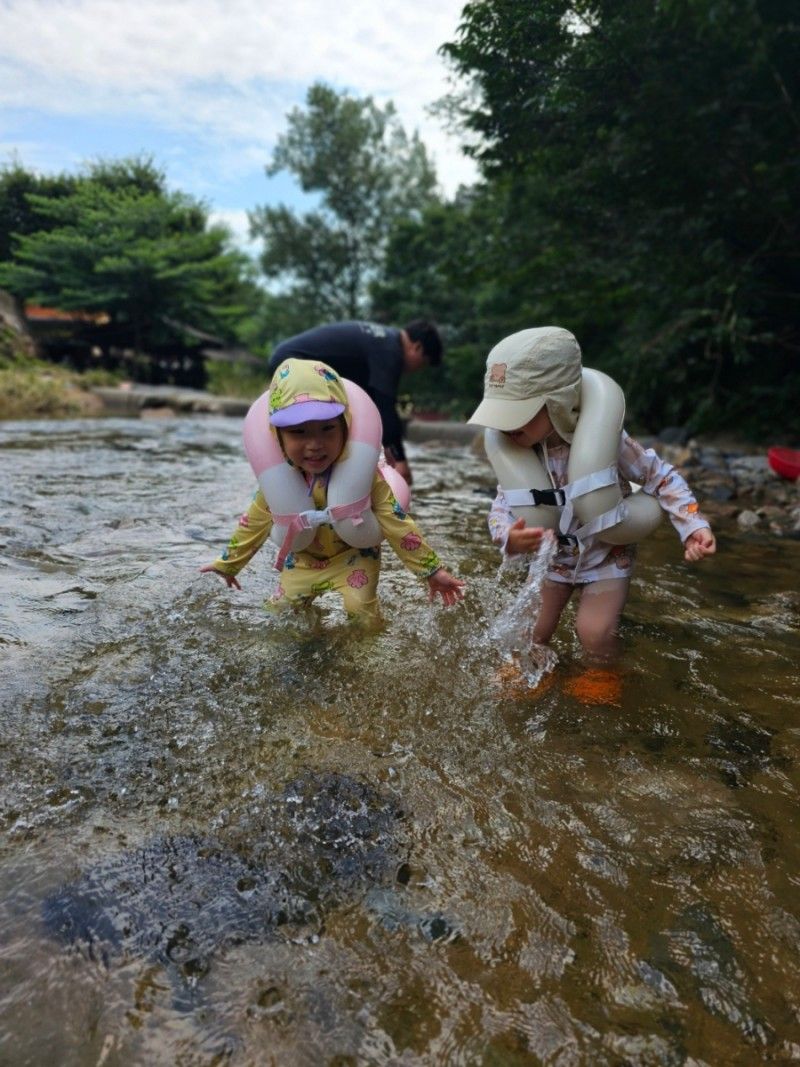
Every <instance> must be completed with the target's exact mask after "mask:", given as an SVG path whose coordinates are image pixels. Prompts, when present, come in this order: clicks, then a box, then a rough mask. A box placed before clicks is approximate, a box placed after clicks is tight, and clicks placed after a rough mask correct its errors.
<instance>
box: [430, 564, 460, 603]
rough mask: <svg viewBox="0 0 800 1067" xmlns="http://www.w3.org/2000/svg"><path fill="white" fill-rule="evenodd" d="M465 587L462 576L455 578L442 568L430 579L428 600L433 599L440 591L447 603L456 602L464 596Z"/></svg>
mask: <svg viewBox="0 0 800 1067" xmlns="http://www.w3.org/2000/svg"><path fill="white" fill-rule="evenodd" d="M463 587H464V582H463V581H462V579H461V578H454V577H453V575H452V574H449V573H448V572H447V571H446V570H444V569H443V568H440V569H439V570H438V571H434V572H433V574H432V575H431V576H430V578H429V579H428V600H433V599H434V597H435V596H436V594H437V593H438V594H439V596H440V597H441V598H442V600H443V601H444V602H445V604H455V603H457V602H458V601H459V600H461V599H462V597H463V596H464V594H463V592H462V589H463Z"/></svg>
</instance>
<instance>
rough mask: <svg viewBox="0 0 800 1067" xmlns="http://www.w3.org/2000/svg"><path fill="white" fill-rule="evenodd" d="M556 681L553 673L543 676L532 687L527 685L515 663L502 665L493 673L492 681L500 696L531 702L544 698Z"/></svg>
mask: <svg viewBox="0 0 800 1067" xmlns="http://www.w3.org/2000/svg"><path fill="white" fill-rule="evenodd" d="M555 680H556V675H555V672H554V671H549V672H548V673H547V674H545V675H543V676H542V677H541V678H540V679H539V681H538V683H537V684H536V685H534V686H531V685H529V684H528V682H527V681H526V680H525V675H524V674H523V673H522V671H521V670H520V668H519V667H518V666H517V664H516V663H504V664H503V665H502V666H501V667H498V669H497V671H496V672H495V676H494V681H495V685H496V686H497V688H498V689H499V690H500V692H501V695H502V696H504V697H506V698H508V699H510V700H531V699H532V698H538V697H540V696H544V694H545V693H546V692H547V691H548V690H549V689H550V688H551V686H552V685H553V682H555Z"/></svg>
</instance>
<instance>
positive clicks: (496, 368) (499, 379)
mask: <svg viewBox="0 0 800 1067" xmlns="http://www.w3.org/2000/svg"><path fill="white" fill-rule="evenodd" d="M507 366H508V364H507V363H493V364H492V365H491V367H490V368H489V382H490V384H491V385H505V383H506V367H507Z"/></svg>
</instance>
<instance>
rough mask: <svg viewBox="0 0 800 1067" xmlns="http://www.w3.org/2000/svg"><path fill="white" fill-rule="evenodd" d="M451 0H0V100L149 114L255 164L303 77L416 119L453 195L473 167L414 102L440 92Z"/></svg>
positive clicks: (453, 11) (301, 92)
mask: <svg viewBox="0 0 800 1067" xmlns="http://www.w3.org/2000/svg"><path fill="white" fill-rule="evenodd" d="M462 2H463V0H439V2H438V3H437V4H429V3H425V2H424V0H404V2H392V3H376V2H375V0H337V2H336V3H334V2H332V0H292V3H286V2H285V0H282V2H280V3H279V2H278V0H260V2H258V0H138V2H137V3H136V4H128V3H125V2H123V0H5V2H3V3H0V108H2V107H5V108H19V109H23V108H24V109H34V110H36V111H39V112H44V113H50V114H56V115H60V116H62V117H66V116H70V117H71V116H81V117H83V118H84V119H89V118H91V117H92V116H95V117H106V118H108V117H116V118H118V119H119V120H121V121H125V120H126V119H127V120H128V121H133V120H134V119H136V120H139V121H143V120H145V121H147V122H149V123H155V124H158V125H159V126H160V127H162V128H166V129H168V130H171V131H174V132H175V134H176V135H180V133H181V132H183V131H188V132H190V133H191V134H192V136H193V137H195V138H196V139H200V140H202V141H204V142H206V143H207V144H209V145H214V146H216V147H217V148H218V149H221V148H223V147H224V146H229V147H230V151H231V153H232V154H233V155H234V156H235V159H234V158H226V162H225V166H227V167H228V168H229V169H230V170H231V171H232V172H235V171H236V170H239V171H240V172H241V171H243V170H244V169H246V168H249V167H252V163H253V160H254V159H256V158H257V159H258V160H259V165H261V164H263V163H264V162H265V161H266V159H267V158H268V156H269V152H270V150H271V147H272V146H273V145H274V142H275V138H276V136H277V135H278V133H279V132H280V131H281V130H282V129H284V128H285V115H286V112H287V111H288V110H289V108H290V107H291V106H292V105H294V104H298V103H302V101H303V99H304V97H305V91H306V89H307V88H308V86H309V85H310V84H311V83H312V82H313V81H315V80H323V81H327V82H329V83H330V84H332V85H334V86H336V87H337V88H344V89H348V90H349V91H352V92H354V93H356V94H358V95H368V94H369V95H372V96H374V97H375V99H376V100H377V101H378V102H379V103H385V102H386V101H387V100H390V99H391V100H393V101H394V102H395V104H396V106H397V109H398V112H399V115H400V118H401V120H402V121H403V123H404V125H405V126H406V128H407V129H409V130H410V129H413V128H418V129H419V130H420V133H421V135H422V137H423V140H424V141H425V143H426V144H427V145H428V147H429V148H430V149H431V151H432V153H433V155H434V156H435V158H436V162H437V168H438V171H439V176H440V181H441V182H442V184H443V186H444V187H445V189H446V190H447V191H448V192H452V191H453V190H454V188H455V186H456V185H457V184H458V183H459V182H460V181H469V180H472V178H473V177H474V171H473V168H472V165H471V164H470V163H469V162H468V161H466V160H464V159H463V157H462V156H461V153H460V151H459V147H458V145H457V144H455V143H454V141H452V140H451V139H449V138H448V137H447V136H446V135H445V133H444V131H443V130H442V128H441V127H440V126H439V125H438V123H437V122H435V121H434V120H433V119H431V118H430V117H429V116H428V115H427V114H426V112H425V108H426V107H427V106H429V105H430V104H431V103H433V102H434V101H435V100H436V99H438V98H439V97H440V96H441V95H442V94H443V93H444V92H445V91H446V88H447V85H446V81H445V79H446V73H447V72H446V68H445V65H444V63H443V61H442V60H441V58H440V57H439V56H438V55H437V48H438V47H439V46H440V45H441V44H442V43H443V42H445V41H448V40H452V39H453V37H454V35H455V30H456V26H457V23H458V18H459V15H460V11H461V7H462Z"/></svg>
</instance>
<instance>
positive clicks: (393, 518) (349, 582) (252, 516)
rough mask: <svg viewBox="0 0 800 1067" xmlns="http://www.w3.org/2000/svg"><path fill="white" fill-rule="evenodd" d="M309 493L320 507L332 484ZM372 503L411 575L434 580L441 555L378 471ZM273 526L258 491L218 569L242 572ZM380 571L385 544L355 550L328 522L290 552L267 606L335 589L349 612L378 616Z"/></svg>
mask: <svg viewBox="0 0 800 1067" xmlns="http://www.w3.org/2000/svg"><path fill="white" fill-rule="evenodd" d="M310 497H311V499H312V500H313V502H314V508H315V509H319V510H322V509H324V508H326V507H327V504H328V494H327V487H326V484H325V482H324V481H323V480H321V479H319V478H318V479H315V480H314V483H313V486H312V488H311V490H310ZM371 501H372V510H373V513H374V515H375V518H376V519H377V521H378V525H379V526H380V528H381V530H382V531H383V533H384V535H385V537H386V540H387V541H388V542H389V544H390V545H391V546H392V548H393V549H394V551H395V553H396V554H397V556H398V557H399V559H400V561H401V562H402V563H403V564H404V565H405V566H406V567H408V569H409V570H410V571H412V573H414V574H416V575H418V576H419V577H420V578H429V577H430V576H431V575H432V574H433V573H434V572H435V571H437V570H439V569H440V568H441V566H442V564H441V561H440V559H439V557H438V556H437V554H436V553H435V552H434V551H433V549H431V547H430V546H429V545H428V544H427V543H426V541H425V539H424V538H423V536H422V534H421V532H420V530H419V527H418V526H417V524H416V523H415V522H414V520H413V519H412V518H411V517H410V516H409V515H407V514H406V513H405V512H404V511H403V509H402V508H401V507H400V505H399V504H398V502H397V500H396V499H395V497H394V494H393V493H392V491H391V489H390V488H389V486H388V485H387V483H386V482H385V481H384V479H383V478H382V477H381V476H380V474H378V473H377V472H376V474H375V478H374V480H373V482H372V490H371ZM271 529H272V513H271V512H270V510H269V507H268V506H267V502H266V500H265V499H264V495H263V493H262V492H261V490H260V489H259V490H258V492H257V493H256V495H255V497H254V498H253V502H252V503H251V505H250V507H249V509H248V510H247V512H246V513H245V514H244V515H242V517H241V519H240V520H239V525H238V526H237V528H236V530H235V531H234V533H233V535H232V537H231V539H230V541H229V542H228V547H227V548H226V549H225V551H224V552H223V553H222V555H221V556H220V557H219V558H218V559H216V560H215V561H214V567H215V569H216V570H218V571H220V572H221V573H222V574H227V575H237V574H238V573H239V571H240V570H242V568H243V567H244V566H245V565H246V564H247V563H249V562H250V560H251V559H252V558H253V556H254V555H255V554H256V552H258V550H259V549H260V548H261V546H262V545H263V544H264V542H265V541H266V539H267V538H268V537H269V534H270V530H271ZM379 574H380V546H375V547H374V548H353V547H352V545H348V544H347V542H345V541H343V540H342V539H341V538H340V537H339V536H338V535H337V534H336V533H335V531H334V529H333V527H332V526H330V525H328V524H325V525H323V526H319V527H318V528H317V531H316V535H315V537H314V540H313V541H312V542H311V544H310V545H309V546H308V548H306V549H304V551H302V552H290V553H289V555H288V556H287V557H286V562H285V564H284V567H283V570H282V571H281V574H280V582H279V585H278V588H277V590H276V591H275V593H274V594H273V596H272V597H271V598H270V600H269V601H268V603H267V607H268V609H269V610H270V611H281V610H283V609H284V608H296V607H299V606H302V605H303V604H308V603H310V601H311V600H313V599H314V598H315V597H317V596H320V595H321V594H322V593H327V592H336V593H339V594H341V596H342V599H343V601H344V607H345V610H346V611H347V613H348V615H349V616H351V617H362V618H377V617H378V614H379V602H378V595H377V591H378V577H379Z"/></svg>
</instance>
